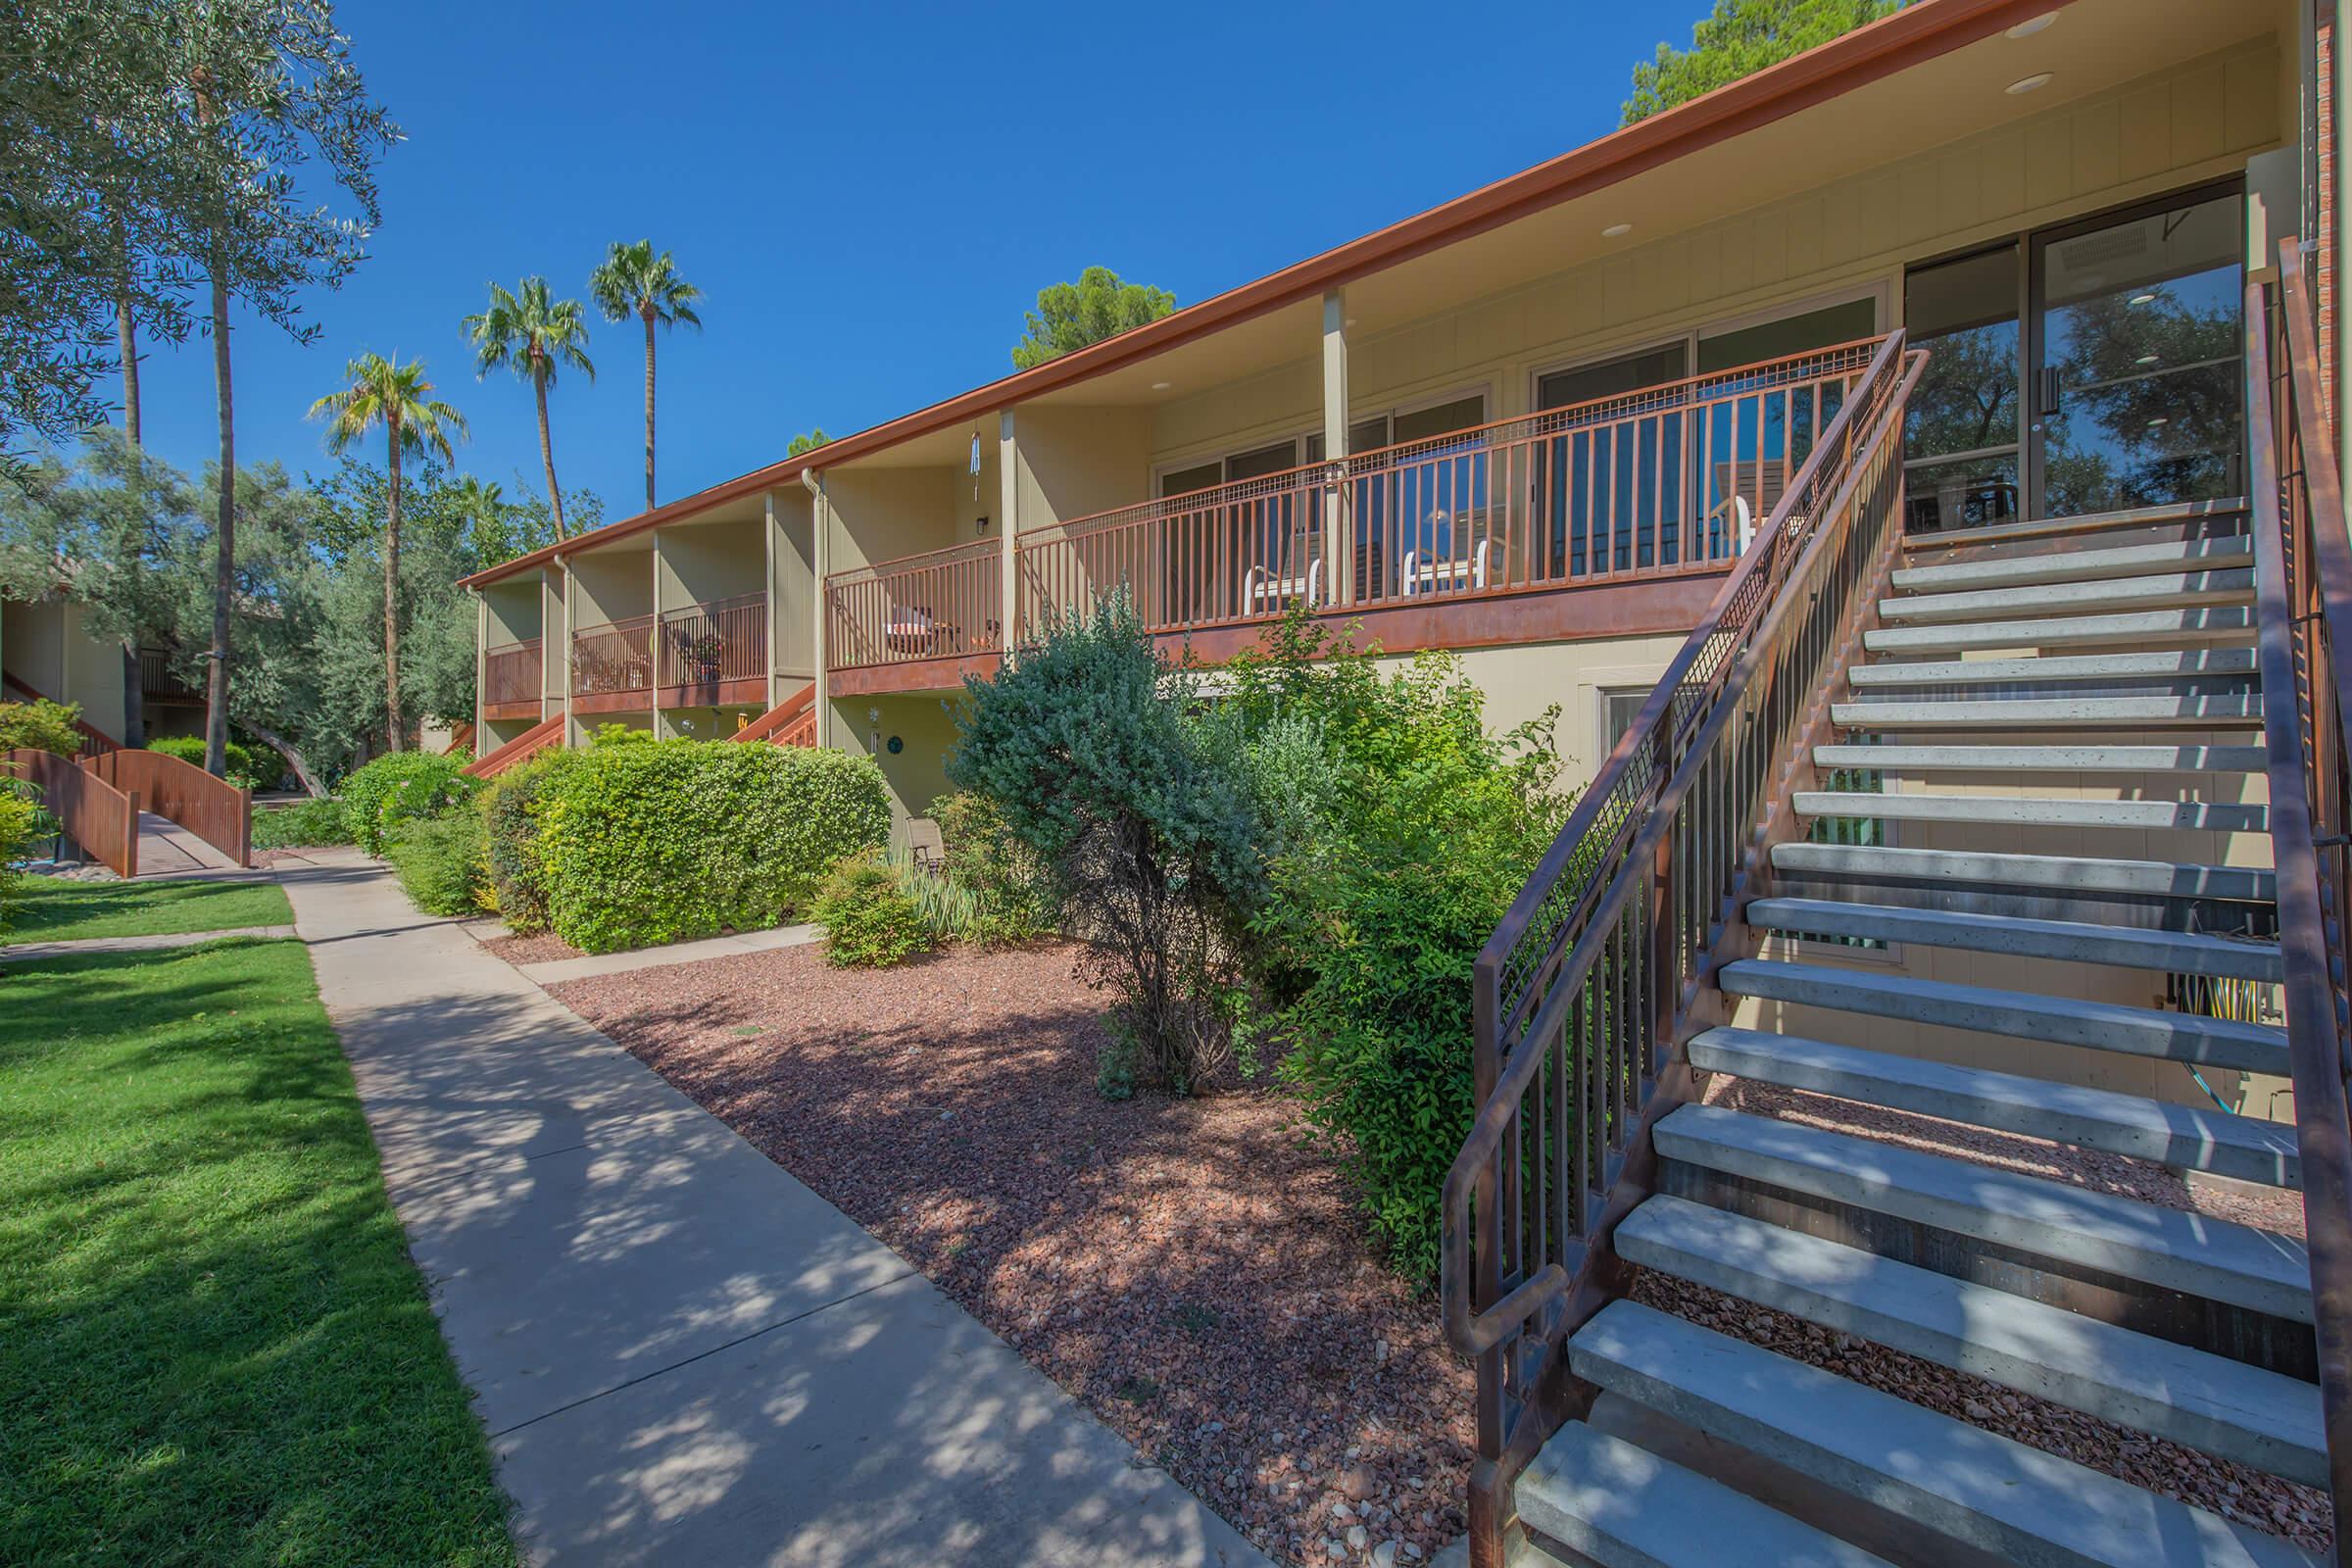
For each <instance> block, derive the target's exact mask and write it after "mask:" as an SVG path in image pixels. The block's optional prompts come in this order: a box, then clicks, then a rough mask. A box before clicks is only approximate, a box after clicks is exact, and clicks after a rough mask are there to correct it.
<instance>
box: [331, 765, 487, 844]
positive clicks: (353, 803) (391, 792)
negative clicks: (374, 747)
mask: <svg viewBox="0 0 2352 1568" xmlns="http://www.w3.org/2000/svg"><path fill="white" fill-rule="evenodd" d="M465 765H466V764H465V763H464V762H462V761H459V760H456V759H455V758H450V757H435V756H433V755H431V754H430V753H426V752H388V753H386V754H385V755H383V756H382V757H379V758H377V759H376V760H374V761H372V762H369V763H368V765H367V766H365V767H363V768H360V769H359V770H358V771H357V772H355V773H353V774H352V775H351V776H350V777H349V778H347V779H345V780H344V781H343V808H344V817H345V820H346V821H347V822H348V823H349V824H350V826H351V840H352V842H353V843H354V844H357V845H358V846H359V847H360V848H361V849H363V850H365V851H367V852H368V854H369V855H375V856H380V855H382V854H383V853H384V836H385V834H386V833H387V832H388V831H389V830H390V828H391V827H392V825H393V824H394V823H396V822H402V821H407V820H409V819H411V818H414V817H420V816H439V815H441V814H443V813H444V812H446V811H448V810H450V809H453V808H454V807H456V806H458V805H459V804H460V803H462V802H465V801H468V800H470V799H472V797H473V792H474V790H475V789H476V788H477V787H478V786H477V785H476V784H475V783H474V781H473V780H472V779H469V778H466V776H465V775H464V774H463V773H462V772H460V771H459V770H460V769H461V768H463V767H464V766H465Z"/></svg>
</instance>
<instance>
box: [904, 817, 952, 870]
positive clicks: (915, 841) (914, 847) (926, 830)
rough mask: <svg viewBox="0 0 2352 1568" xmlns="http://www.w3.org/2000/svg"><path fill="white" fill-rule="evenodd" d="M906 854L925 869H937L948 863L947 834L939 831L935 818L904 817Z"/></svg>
mask: <svg viewBox="0 0 2352 1568" xmlns="http://www.w3.org/2000/svg"><path fill="white" fill-rule="evenodd" d="M907 856H908V857H909V858H911V859H912V860H913V861H914V863H915V864H916V865H919V866H921V867H922V868H923V869H924V870H926V871H936V870H939V869H940V868H941V867H943V866H945V865H946V864H947V863H948V841H947V836H946V835H945V834H943V833H941V832H940V830H939V823H938V821H937V820H935V819H934V818H931V817H928V816H910V817H908V818H907Z"/></svg>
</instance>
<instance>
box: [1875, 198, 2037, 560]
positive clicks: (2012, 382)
mask: <svg viewBox="0 0 2352 1568" xmlns="http://www.w3.org/2000/svg"><path fill="white" fill-rule="evenodd" d="M2017 306H2018V248H2017V244H2016V242H2015V241H2011V242H2010V243H2009V244H2006V245H1999V246H1995V247H1994V248H1992V249H1991V250H1986V251H1978V252H1977V253H1976V254H1974V255H1972V256H1962V257H1957V258H1955V259H1954V260H1952V261H1948V262H1938V263H1937V264H1936V265H1935V266H1933V267H1918V268H1913V269H1912V270H1910V271H1909V272H1908V273H1907V274H1905V276H1904V278H1903V321H1904V323H1905V326H1906V328H1907V329H1908V331H1909V333H1910V337H1911V342H1912V344H1913V345H1914V346H1916V347H1920V348H1924V349H1927V350H1928V351H1929V353H1928V368H1927V371H1926V373H1925V374H1924V375H1922V376H1921V377H1920V382H1919V386H1918V387H1917V389H1915V390H1914V391H1913V392H1912V394H1911V408H1910V414H1909V417H1908V418H1907V419H1906V421H1905V423H1904V426H1903V456H1904V458H1905V459H1906V460H1907V463H1908V469H1909V480H1910V516H1909V518H1908V523H1907V525H1908V526H1909V527H1911V528H1912V529H1914V530H1923V529H1924V530H1934V529H1938V528H1957V527H1968V526H1974V525H1977V524H1981V523H1987V522H1999V521H2002V520H2004V519H2006V518H2010V517H2014V516H2016V515H2018V506H2019V496H2020V493H2021V492H2020V488H2019V486H2020V480H2021V474H2020V469H2019V451H2020V449H2019V446H2018V424H2017V411H2018V396H2017V394H2018V383H2019V374H2020V370H2021V368H2022V367H2023V365H2024V360H2023V357H2022V356H2021V354H2020V352H2019V351H2020V347H2021V344H2020V339H2019V336H2018V316H2017Z"/></svg>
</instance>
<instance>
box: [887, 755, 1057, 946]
mask: <svg viewBox="0 0 2352 1568" xmlns="http://www.w3.org/2000/svg"><path fill="white" fill-rule="evenodd" d="M931 817H932V819H933V820H934V821H936V822H937V823H938V824H939V835H940V840H941V843H942V845H943V847H944V850H945V854H946V858H947V865H946V869H945V871H944V873H942V874H937V875H933V874H930V873H924V877H925V878H926V879H927V880H924V881H921V882H918V883H916V884H915V885H912V886H910V888H909V891H910V892H912V893H913V894H914V897H915V900H916V902H917V903H921V904H924V905H925V907H927V908H929V907H939V908H940V909H941V911H942V917H943V918H948V919H952V920H953V922H954V928H953V929H952V930H950V931H949V932H948V934H949V935H952V936H954V937H956V939H957V940H958V941H965V942H977V943H981V944H983V945H985V946H990V947H1008V946H1012V945H1015V944H1018V943H1023V942H1034V941H1036V940H1037V939H1038V938H1039V937H1042V936H1046V935H1048V934H1050V933H1051V932H1052V930H1053V920H1052V918H1051V916H1050V915H1049V914H1048V912H1047V894H1046V892H1045V889H1044V886H1043V884H1044V872H1043V869H1042V868H1041V867H1040V866H1039V865H1038V863H1037V857H1036V856H1034V855H1032V854H1030V853H1029V849H1028V847H1027V846H1026V845H1024V844H1023V843H1021V841H1020V840H1019V839H1017V838H1015V837H1014V836H1013V833H1012V829H1011V827H1010V826H1009V825H1008V824H1007V823H1006V822H1005V812H1004V809H1003V808H1001V807H999V806H998V805H997V803H996V802H995V801H993V800H990V799H989V798H988V797H987V796H985V795H978V794H974V793H972V792H970V791H968V790H967V791H959V792H957V793H956V794H954V795H942V796H941V797H940V798H939V799H937V800H935V801H933V802H932V803H931ZM931 884H937V885H938V886H937V889H936V891H934V890H933V888H932V886H931Z"/></svg>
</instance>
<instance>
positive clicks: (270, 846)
mask: <svg viewBox="0 0 2352 1568" xmlns="http://www.w3.org/2000/svg"><path fill="white" fill-rule="evenodd" d="M350 842H351V819H350V815H349V809H348V808H346V807H345V805H344V804H343V802H341V801H338V800H334V799H332V798H324V799H320V800H316V801H296V802H294V803H293V804H292V805H289V806H271V807H266V808H264V809H261V810H257V811H255V812H254V813H253V847H254V848H255V849H257V850H294V849H324V848H326V847H328V846H329V845H336V844H349V843H350Z"/></svg>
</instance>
